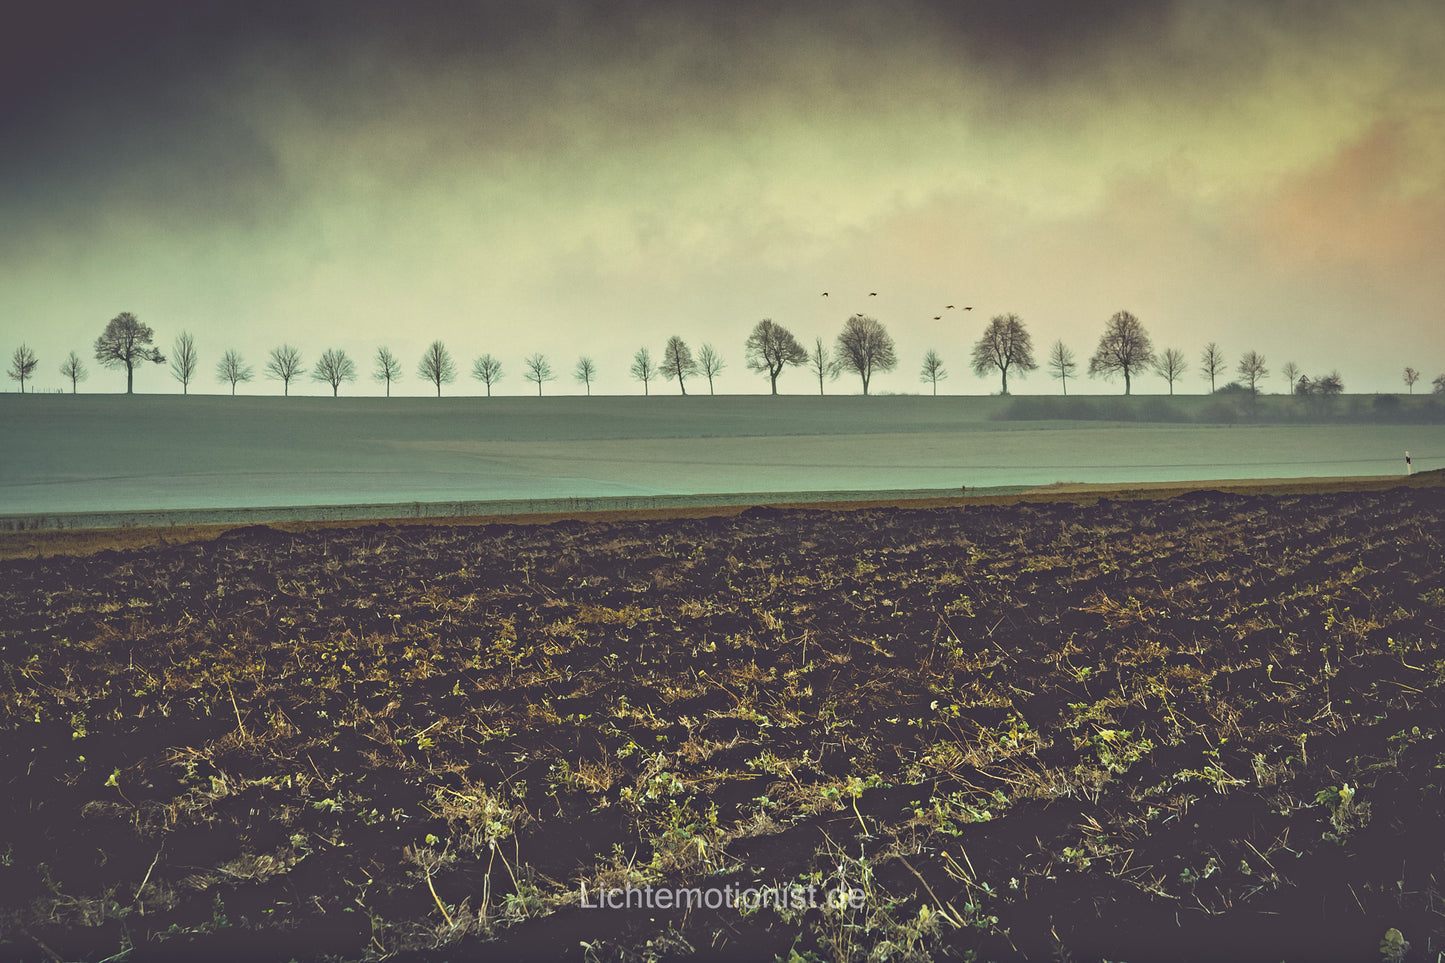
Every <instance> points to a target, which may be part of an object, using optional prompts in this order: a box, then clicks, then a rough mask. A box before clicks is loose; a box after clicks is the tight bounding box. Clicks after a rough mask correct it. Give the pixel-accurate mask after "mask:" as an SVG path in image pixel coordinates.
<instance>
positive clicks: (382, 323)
mask: <svg viewBox="0 0 1445 963" xmlns="http://www.w3.org/2000/svg"><path fill="white" fill-rule="evenodd" d="M1442 62H1445V8H1442V7H1441V5H1440V4H1439V3H1437V2H1434V0H1404V2H1398V3H1391V4H1361V3H1356V2H1346V0H1339V2H1327V3H1310V4H1300V3H1292V2H1263V3H1253V2H1243V0H1235V2H1220V3H1203V2H1197V3H1193V2H1173V3H1169V2H1164V3H1159V2H1154V0H1110V2H1103V3H1089V4H1068V5H1061V4H1056V3H1052V2H1045V0H1022V2H1010V3H993V2H967V3H954V2H944V0H905V2H900V3H886V4H885V3H882V2H869V0H852V2H849V0H843V2H823V0H806V2H793V3H762V2H756V0H741V2H734V3H727V4H714V3H704V2H701V0H692V2H671V3H663V2H649V0H637V2H629V3H618V4H593V3H582V2H577V0H551V2H545V0H544V2H536V3H503V2H500V0H478V2H474V3H468V4H457V3H445V4H444V3H437V2H428V0H423V2H417V3H406V4H397V3H384V2H379V0H360V2H316V3H300V4H298V3H290V2H286V3H282V2H275V0H272V2H262V3H254V4H234V3H199V2H192V0H187V2H180V0H146V2H140V3H131V4H112V3H105V4H102V3H96V2H84V0H79V2H70V3H60V4H46V5H43V6H42V5H39V4H28V5H26V9H24V11H23V12H15V11H12V12H11V14H10V18H9V21H8V23H7V29H6V31H5V36H4V38H0V140H3V143H4V144H5V149H4V151H3V152H0V222H3V223H4V225H5V230H4V231H3V232H0V348H3V352H4V357H5V358H6V359H8V357H9V353H10V351H11V350H12V349H13V348H14V347H16V346H18V345H19V344H20V343H21V342H25V343H27V344H28V345H29V346H30V347H31V348H33V349H34V350H35V351H36V353H37V355H38V356H39V366H38V370H37V372H36V377H35V382H34V384H35V386H36V387H39V388H41V389H48V388H57V387H60V386H61V384H62V381H61V378H60V375H59V372H58V368H59V366H60V364H61V362H62V361H63V360H64V359H65V356H66V354H67V353H68V352H69V351H71V350H75V351H77V352H78V353H79V354H80V355H81V357H82V358H83V359H84V360H85V361H86V362H87V364H88V367H89V368H90V369H91V375H90V379H89V380H88V381H87V382H85V383H84V384H83V385H82V386H81V390H82V391H92V392H107V391H118V390H123V385H124V373H123V372H121V373H117V372H112V371H105V370H101V369H99V367H98V365H97V364H96V363H95V362H94V360H93V358H92V353H93V352H92V348H91V346H92V344H93V342H94V340H95V338H96V336H97V335H98V334H99V333H100V332H101V329H102V328H103V327H104V325H105V323H106V321H108V320H109V319H110V318H112V317H114V316H115V315H117V314H118V313H119V312H121V311H132V312H134V313H135V314H136V315H137V316H138V317H139V318H140V320H141V321H143V322H145V323H147V324H150V325H152V326H153V327H154V328H155V330H156V333H157V340H158V343H159V344H160V345H161V347H162V349H163V350H168V349H169V347H170V345H171V343H172V341H173V339H174V338H175V336H176V335H177V334H179V333H180V332H181V331H182V330H188V331H190V332H192V333H193V334H194V335H195V336H196V341H197V346H198V348H199V350H200V352H201V357H200V361H201V365H200V373H199V377H198V380H197V383H196V384H195V385H194V386H193V389H192V390H193V391H195V390H201V391H222V390H224V389H223V387H222V386H221V385H220V384H218V383H217V382H216V380H215V376H214V371H215V365H216V362H217V361H218V360H219V359H220V356H221V353H222V351H224V350H225V349H227V348H235V349H238V350H239V351H240V352H241V353H242V355H243V356H244V357H245V359H246V360H247V361H249V362H250V363H251V364H252V365H253V366H254V367H255V369H256V374H257V381H255V382H253V383H251V384H249V385H242V386H241V389H240V390H241V392H242V393H249V394H274V393H279V390H280V389H279V385H277V384H276V383H274V382H267V381H265V380H263V379H262V377H261V366H262V364H263V362H264V360H265V354H266V352H267V351H269V350H270V349H271V348H272V347H275V346H276V345H279V344H281V343H282V342H291V343H293V344H295V345H296V346H297V347H298V348H300V350H301V352H302V354H303V357H304V359H305V360H306V361H307V363H308V364H310V363H314V362H315V360H316V358H317V357H318V356H319V355H320V354H321V352H322V351H323V350H325V349H327V348H343V349H345V350H346V351H347V352H348V353H349V354H350V355H351V357H352V358H353V359H355V360H356V361H357V362H358V365H359V368H360V375H361V377H360V380H359V381H358V382H357V383H355V384H351V385H346V386H343V388H342V393H343V394H348V393H351V394H376V393H380V391H381V389H380V388H379V387H378V386H377V385H375V384H373V383H372V382H371V380H370V379H369V377H368V374H369V371H370V367H371V362H370V358H371V356H372V355H373V354H374V352H375V350H376V348H377V347H378V346H379V345H388V346H390V348H391V349H392V350H393V351H394V352H395V353H396V355H397V356H398V357H399V358H400V359H401V361H402V364H403V367H404V374H405V380H404V381H403V382H402V383H401V384H400V385H399V386H398V389H397V390H398V391H400V392H402V393H407V394H426V393H430V392H431V390H432V389H431V388H430V386H428V385H426V384H425V383H423V382H422V381H421V380H420V379H418V378H417V376H416V373H415V371H416V364H417V360H418V358H419V357H420V355H421V353H422V350H423V348H424V347H425V346H426V345H427V344H428V343H429V342H430V341H432V340H433V339H435V338H440V339H443V340H444V341H445V342H446V343H447V344H448V346H449V347H450V348H451V350H452V351H453V353H454V354H455V355H456V359H457V362H458V364H459V367H460V368H461V369H462V372H461V377H460V379H459V382H458V383H457V384H456V385H453V386H451V387H449V388H448V389H446V390H447V391H448V392H452V393H458V394H460V393H473V394H474V393H478V392H479V391H480V386H479V385H478V384H477V383H476V382H475V381H472V380H470V379H469V378H467V376H466V372H467V371H468V370H469V369H470V367H471V363H472V361H473V359H475V358H476V357H477V356H479V355H481V354H482V353H484V352H490V353H492V354H494V355H496V356H497V357H499V358H501V359H502V360H503V362H504V364H505V365H506V368H507V377H506V379H505V380H504V381H503V382H502V384H501V386H500V391H501V392H502V393H511V394H527V393H533V392H534V391H535V388H534V386H533V385H531V384H529V383H528V382H526V381H524V380H523V378H522V358H523V357H524V356H526V355H528V354H531V353H533V352H543V353H545V354H546V355H548V356H549V357H550V358H551V360H552V364H553V367H554V368H555V369H556V370H557V373H558V375H559V380H558V381H557V382H556V383H553V384H550V385H548V386H547V388H546V390H547V391H548V392H549V393H552V392H556V393H578V392H580V390H581V389H580V387H579V386H578V385H577V384H576V383H575V382H573V381H572V380H571V377H570V372H571V370H572V366H573V364H574V363H575V362H576V359H577V357H578V356H579V355H584V354H585V355H590V356H592V357H593V358H594V359H595V360H596V362H597V367H598V377H597V381H596V384H595V386H594V392H598V393H618V394H621V393H627V394H631V393H635V392H637V391H638V390H639V389H638V387H637V385H636V384H635V383H634V382H633V381H632V380H631V379H629V378H628V376H627V371H626V369H627V364H628V362H629V360H630V359H631V356H632V353H633V351H635V350H636V349H637V348H638V347H639V346H644V345H645V346H647V347H649V348H650V350H651V351H652V352H653V354H654V355H657V354H660V352H661V349H662V346H663V343H664V342H665V341H666V339H667V337H668V336H670V335H673V334H678V335H681V336H682V337H683V338H685V339H686V340H687V341H688V343H689V344H691V345H692V347H693V349H694V350H696V349H697V348H699V347H700V346H701V345H702V344H703V343H704V342H711V343H712V344H714V345H715V346H716V347H717V348H718V349H719V350H720V352H721V353H722V354H723V356H724V358H725V359H726V360H727V362H728V368H727V370H726V371H725V372H724V374H723V375H722V377H721V379H720V381H719V390H720V391H725V392H729V393H759V392H765V391H766V390H767V382H766V379H765V378H763V377H761V376H759V375H755V374H752V373H749V372H748V371H747V370H746V369H745V367H744V363H743V348H742V344H743V340H744V339H745V338H746V336H747V334H748V331H749V330H750V328H751V327H752V325H753V324H754V323H755V322H756V321H758V320H759V319H760V318H763V317H770V318H773V319H774V320H776V321H777V322H779V323H781V324H783V325H786V326H787V327H789V328H790V329H791V330H792V331H793V332H794V333H795V334H796V335H797V336H798V337H799V338H800V340H803V341H804V342H805V343H809V344H810V343H811V341H812V338H813V337H814V336H815V335H822V336H824V337H825V338H827V339H828V340H829V341H831V339H832V338H833V336H834V335H836V333H837V331H838V329H839V328H840V326H841V324H842V322H843V321H844V319H845V318H847V317H848V315H849V314H851V313H853V312H858V311H863V312H866V313H868V314H871V315H874V316H876V317H877V318H879V319H880V320H881V321H883V322H884V324H886V325H887V326H888V327H889V329H890V331H891V332H892V333H893V335H894V337H895V338H896V339H897V342H898V353H899V359H900V363H899V366H898V369H897V370H896V371H895V372H893V373H891V374H880V375H879V376H878V377H877V380H876V382H875V385H874V387H873V390H874V392H875V393H878V392H915V391H922V390H925V389H924V387H923V386H922V385H920V384H919V383H918V376H917V372H918V368H919V364H920V362H921V359H922V356H923V353H924V351H925V350H926V349H929V348H934V349H937V350H938V351H939V353H940V354H941V355H942V356H943V358H944V361H945V363H946V364H947V366H948V368H949V370H950V372H951V377H950V379H949V380H948V381H946V382H944V383H942V384H941V385H940V391H941V392H945V393H985V392H990V391H996V390H997V384H996V380H995V379H993V378H976V377H975V376H974V375H973V374H972V373H971V372H969V371H968V365H967V363H966V362H967V354H968V347H969V345H971V344H972V342H973V341H974V340H975V339H977V337H978V335H979V333H980V332H981V330H982V328H983V325H984V324H985V323H986V322H987V320H988V318H989V317H991V316H993V315H994V314H998V313H1003V312H1016V313H1018V314H1020V315H1021V316H1022V317H1023V318H1024V320H1025V321H1026V322H1027V324H1028V326H1029V329H1030V331H1031V332H1032V334H1033V337H1034V341H1035V348H1036V351H1037V353H1038V355H1039V360H1040V362H1041V363H1042V360H1043V358H1042V355H1043V352H1044V351H1045V350H1046V348H1047V346H1048V345H1049V344H1050V343H1051V342H1052V341H1053V340H1054V339H1056V338H1062V339H1063V340H1064V341H1065V342H1066V344H1068V345H1069V346H1070V347H1071V348H1072V349H1073V350H1074V351H1075V352H1076V354H1077V355H1078V356H1079V357H1080V359H1081V360H1083V361H1085V363H1086V362H1087V357H1088V355H1089V354H1090V353H1091V352H1092V350H1093V348H1094V346H1095V344H1096V342H1097V341H1098V338H1099V335H1100V333H1101V331H1102V328H1103V325H1104V322H1105V321H1106V320H1107V319H1108V317H1109V316H1110V315H1111V314H1112V313H1114V312H1115V311H1118V310H1120V309H1127V310H1130V311H1132V312H1134V313H1135V314H1137V315H1138V316H1139V318H1140V319H1141V320H1142V321H1143V322H1144V324H1145V326H1146V327H1147V328H1148V330H1149V332H1150V333H1151V334H1152V335H1153V338H1154V342H1155V345H1156V347H1158V348H1161V349H1162V348H1165V347H1179V348H1181V349H1183V350H1184V352H1185V354H1186V357H1187V359H1188V361H1189V363H1190V366H1191V371H1190V373H1189V374H1188V376H1187V377H1186V378H1185V380H1184V381H1183V382H1181V384H1180V385H1179V387H1178V390H1180V391H1184V392H1191V393H1194V392H1200V391H1203V390H1205V382H1204V381H1203V380H1202V379H1201V378H1200V377H1199V376H1198V375H1197V373H1195V371H1194V370H1193V368H1194V366H1195V365H1196V364H1197V359H1198V355H1199V351H1200V349H1201V348H1202V347H1203V345H1204V343H1206V342H1207V341H1217V342H1218V343H1219V344H1220V346H1221V348H1223V349H1224V352H1225V354H1226V357H1227V358H1228V360H1229V363H1230V369H1231V371H1232V369H1233V366H1234V364H1235V363H1237V361H1238V358H1239V356H1240V355H1241V354H1243V353H1244V352H1245V351H1247V350H1257V351H1259V352H1261V353H1262V354H1263V355H1264V356H1265V357H1266V358H1267V359H1268V361H1269V363H1270V366H1271V369H1272V370H1273V371H1274V372H1276V374H1274V375H1273V377H1272V378H1271V379H1269V380H1267V381H1266V382H1265V384H1264V387H1265V389H1266V390H1272V391H1277V390H1282V388H1283V382H1282V379H1280V377H1279V376H1278V374H1277V372H1278V370H1279V367H1280V366H1281V365H1283V363H1284V362H1286V361H1294V362H1296V363H1297V364H1298V365H1299V366H1300V367H1301V368H1302V369H1303V370H1304V371H1305V372H1307V373H1310V374H1315V373H1319V372H1326V371H1329V370H1330V369H1333V368H1338V369H1340V371H1341V373H1342V375H1343V376H1344V380H1345V383H1346V385H1347V390H1349V391H1365V392H1369V391H1402V390H1403V388H1404V386H1403V385H1402V383H1401V381H1400V372H1401V370H1402V368H1403V367H1404V366H1405V365H1407V364H1409V365H1413V366H1415V367H1417V368H1419V369H1421V371H1422V373H1423V374H1424V376H1425V377H1424V381H1423V384H1422V385H1420V386H1417V388H1416V390H1417V391H1419V390H1422V389H1423V390H1429V389H1428V384H1429V381H1430V379H1432V378H1433V377H1434V376H1435V375H1436V374H1439V373H1441V372H1445V343H1442V336H1441V334H1440V331H1441V330H1442V326H1441V324H1440V312H1441V305H1442V304H1445V272H1442V271H1440V270H1439V264H1438V257H1439V251H1440V250H1441V249H1442V244H1445V79H1442V76H1441V73H1440V70H1439V64H1440V63H1442ZM824 291H827V292H829V297H827V298H823V297H822V296H821V295H822V292H824ZM871 292H877V295H876V296H870V294H871ZM950 304H953V305H955V306H956V307H955V308H954V309H953V310H949V309H947V307H946V306H947V305H950ZM966 306H971V307H973V310H972V311H971V312H967V313H965V312H964V311H963V310H962V309H963V308H964V307H966ZM1081 373H1082V372H1081ZM1231 376H1232V375H1231ZM11 385H12V383H10V382H7V383H6V386H7V387H10V386H11ZM294 387H296V388H297V389H298V390H300V391H301V392H304V393H312V394H317V393H323V392H324V393H329V388H327V387H325V386H323V385H319V384H316V383H315V382H312V381H310V380H309V379H308V380H306V381H305V382H303V383H302V384H301V385H299V386H294ZM1011 387H1012V388H1013V390H1014V391H1015V392H1029V393H1034V392H1039V393H1054V392H1057V390H1058V388H1057V383H1056V382H1054V381H1052V380H1051V379H1049V378H1048V376H1047V374H1046V372H1045V371H1043V370H1040V371H1037V372H1034V373H1033V374H1032V375H1030V376H1029V377H1028V378H1027V379H1025V380H1023V381H1016V380H1015V381H1011ZM815 389H816V384H814V385H811V386H810V384H809V382H808V379H807V377H806V375H805V374H804V373H803V372H802V371H797V372H789V373H787V374H786V375H785V376H784V377H783V379H782V380H781V381H780V390H782V391H784V392H788V393H799V394H801V393H808V392H809V391H810V390H815ZM136 390H137V391H140V392H167V393H169V392H175V391H178V390H179V386H178V385H177V383H176V382H175V381H174V380H173V379H172V378H171V377H170V376H169V374H168V373H167V372H166V371H165V370H164V369H162V368H159V367H156V366H150V367H149V368H147V369H145V370H143V371H140V372H138V373H137V380H136ZM654 390H655V391H674V392H675V391H676V388H675V387H674V386H671V385H666V384H660V385H655V386H654ZM829 390H830V391H838V392H856V391H858V390H859V388H858V384H857V379H852V380H851V381H850V380H849V379H847V378H846V377H845V378H844V379H842V380H840V381H839V382H838V383H837V384H835V385H831V386H830V387H829ZM1071 390H1075V389H1074V388H1072V387H1071ZM1076 390H1079V391H1082V392H1099V393H1116V392H1118V391H1120V390H1121V389H1120V385H1119V384H1117V383H1104V382H1101V381H1089V380H1087V379H1083V378H1081V379H1079V382H1078V384H1077V386H1076ZM1163 390H1164V384H1163V382H1162V380H1160V379H1158V378H1156V377H1153V376H1146V377H1144V378H1142V379H1140V380H1139V384H1138V385H1137V387H1136V391H1144V392H1160V391H1163Z"/></svg>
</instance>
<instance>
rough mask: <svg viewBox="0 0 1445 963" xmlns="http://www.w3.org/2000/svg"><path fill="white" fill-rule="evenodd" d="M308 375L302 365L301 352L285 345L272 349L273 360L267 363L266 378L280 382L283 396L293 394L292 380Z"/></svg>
mask: <svg viewBox="0 0 1445 963" xmlns="http://www.w3.org/2000/svg"><path fill="white" fill-rule="evenodd" d="M305 373H306V368H305V367H304V366H303V365H302V364H301V352H300V351H297V350H296V349H295V348H293V347H291V346H290V345H289V344H283V345H281V347H279V348H272V349H271V358H270V360H268V361H267V362H266V377H268V378H270V379H271V380H272V381H280V382H281V387H282V394H284V395H290V394H291V379H292V378H299V377H301V376H302V375H303V374H305Z"/></svg>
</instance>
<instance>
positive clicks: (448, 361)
mask: <svg viewBox="0 0 1445 963" xmlns="http://www.w3.org/2000/svg"><path fill="white" fill-rule="evenodd" d="M416 372H417V376H418V377H419V378H421V379H422V380H423V381H430V382H431V383H432V384H434V385H436V388H437V397H438V398H440V397H441V396H442V385H444V384H451V383H452V382H453V381H455V380H456V379H457V366H456V364H455V363H454V362H453V361H452V353H451V352H450V351H448V350H447V346H446V345H445V344H442V343H441V342H440V341H433V342H432V343H431V344H429V345H427V349H426V351H425V352H423V353H422V356H421V362H420V363H419V364H418V365H417V367H416Z"/></svg>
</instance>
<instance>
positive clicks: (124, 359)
mask: <svg viewBox="0 0 1445 963" xmlns="http://www.w3.org/2000/svg"><path fill="white" fill-rule="evenodd" d="M155 337H156V333H155V332H154V331H152V330H151V327H150V325H148V324H141V323H140V321H138V320H137V319H136V316H135V315H133V314H131V313H130V312H129V311H122V312H121V313H120V314H117V315H116V316H115V317H113V318H111V319H110V323H109V324H107V325H106V326H105V330H104V331H103V332H101V335H100V337H98V338H96V339H95V360H96V361H99V362H100V363H101V364H102V365H104V366H105V367H107V368H118V367H121V366H124V367H125V393H126V394H133V393H134V385H135V366H136V365H137V364H140V363H142V362H145V361H149V362H151V363H153V364H165V363H166V356H165V355H163V354H161V352H160V349H159V348H154V347H150V345H151V343H152V342H154V341H155Z"/></svg>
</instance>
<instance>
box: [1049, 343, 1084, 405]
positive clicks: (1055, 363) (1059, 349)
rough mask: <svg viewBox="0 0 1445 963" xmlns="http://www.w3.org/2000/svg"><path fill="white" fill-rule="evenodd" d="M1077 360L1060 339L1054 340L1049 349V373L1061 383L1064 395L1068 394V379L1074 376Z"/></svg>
mask: <svg viewBox="0 0 1445 963" xmlns="http://www.w3.org/2000/svg"><path fill="white" fill-rule="evenodd" d="M1078 366H1079V365H1078V362H1076V361H1075V360H1074V352H1072V351H1070V350H1069V349H1068V348H1067V347H1066V346H1065V345H1064V342H1063V341H1062V340H1059V341H1055V342H1054V346H1053V347H1052V348H1050V349H1049V373H1050V374H1051V375H1053V377H1055V378H1057V379H1058V380H1059V381H1060V382H1062V383H1063V388H1064V395H1065V397H1067V396H1068V394H1069V379H1070V378H1072V377H1073V376H1074V369H1075V368H1077V367H1078Z"/></svg>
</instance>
